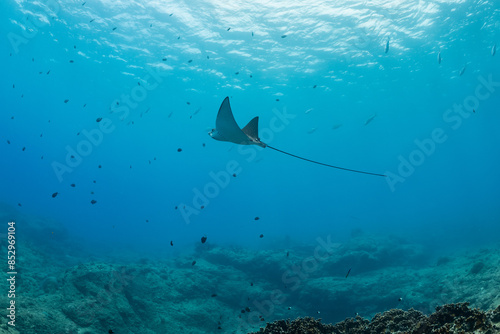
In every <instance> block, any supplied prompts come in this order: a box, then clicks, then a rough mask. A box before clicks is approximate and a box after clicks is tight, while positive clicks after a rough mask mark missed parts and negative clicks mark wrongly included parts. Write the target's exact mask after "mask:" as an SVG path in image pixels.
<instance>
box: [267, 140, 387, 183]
mask: <svg viewBox="0 0 500 334" xmlns="http://www.w3.org/2000/svg"><path fill="white" fill-rule="evenodd" d="M266 147H269V148H270V149H273V150H275V151H278V152H281V153H283V154H286V155H289V156H292V157H294V158H298V159H301V160H305V161H309V162H312V163H315V164H318V165H322V166H326V167H331V168H336V169H341V170H345V171H348V172H354V173H361V174H368V175H375V176H383V177H387V175H384V174H377V173H370V172H364V171H361V170H356V169H349V168H344V167H338V166H333V165H329V164H324V163H322V162H318V161H314V160H310V159H306V158H302V157H299V156H298V155H295V154H291V153H288V152H285V151H282V150H279V149H277V148H276V147H272V146H269V145H266Z"/></svg>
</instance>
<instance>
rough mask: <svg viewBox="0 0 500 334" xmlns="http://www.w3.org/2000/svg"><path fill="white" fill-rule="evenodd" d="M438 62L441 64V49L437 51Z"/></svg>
mask: <svg viewBox="0 0 500 334" xmlns="http://www.w3.org/2000/svg"><path fill="white" fill-rule="evenodd" d="M438 64H441V51H439V52H438Z"/></svg>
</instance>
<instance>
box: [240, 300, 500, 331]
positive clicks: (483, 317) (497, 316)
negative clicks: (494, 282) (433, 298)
mask: <svg viewBox="0 0 500 334" xmlns="http://www.w3.org/2000/svg"><path fill="white" fill-rule="evenodd" d="M257 333H264V334H296V333H310V334H347V333H349V334H373V333H393V334H403V333H405V334H438V333H439V334H454V333H456V334H459V333H477V334H478V333H487V334H494V333H500V306H499V307H497V308H496V309H495V310H490V311H486V312H485V311H481V310H479V309H471V308H470V307H469V303H456V304H446V305H443V306H439V307H437V308H436V311H435V312H434V313H432V314H430V315H428V316H426V315H424V314H423V313H422V312H420V311H417V310H414V309H410V310H408V311H403V310H398V309H393V310H389V311H386V312H384V313H378V314H377V315H375V316H374V317H373V319H372V320H371V321H370V320H366V319H364V318H362V317H360V316H356V317H355V318H349V319H346V320H344V321H342V322H339V323H337V324H335V325H330V324H323V323H321V319H314V318H310V317H305V318H298V319H295V320H292V321H291V320H278V321H275V322H272V323H268V324H266V327H265V328H261V329H260V330H259V331H258V332H252V333H249V334H257Z"/></svg>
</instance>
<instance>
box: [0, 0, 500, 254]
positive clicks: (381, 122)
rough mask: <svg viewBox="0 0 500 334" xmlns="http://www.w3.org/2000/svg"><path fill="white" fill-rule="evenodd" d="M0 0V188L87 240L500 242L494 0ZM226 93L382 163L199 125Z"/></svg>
mask: <svg viewBox="0 0 500 334" xmlns="http://www.w3.org/2000/svg"><path fill="white" fill-rule="evenodd" d="M0 7H1V13H2V14H1V15H2V17H3V20H1V24H0V31H1V33H0V35H1V36H3V38H2V45H3V47H2V52H0V57H1V58H0V62H1V64H2V65H3V71H2V72H3V75H2V76H1V78H0V83H1V86H2V89H1V94H2V99H1V101H2V111H1V122H0V152H1V156H2V163H1V164H0V174H1V175H2V184H1V189H2V191H1V192H0V202H3V203H5V204H7V205H10V206H12V207H15V208H16V209H17V211H18V212H20V213H23V214H29V215H35V216H40V217H47V218H49V219H53V220H56V221H59V222H61V224H63V225H64V227H65V228H66V229H67V231H68V233H69V235H71V236H74V237H77V238H78V239H79V240H81V242H82V243H83V244H89V245H96V247H101V246H99V245H102V244H105V245H106V247H108V248H110V249H114V250H116V251H117V252H120V250H122V249H133V250H135V251H137V252H139V253H141V254H146V255H147V254H152V253H156V254H158V253H161V254H162V256H167V257H168V256H169V255H168V254H169V252H170V253H171V254H172V252H173V249H174V248H172V246H170V242H171V241H173V243H174V244H175V249H176V251H179V249H180V250H184V251H186V252H187V251H189V250H190V249H192V247H193V245H194V244H198V243H199V240H200V237H201V236H203V235H206V236H207V237H208V240H209V241H210V242H211V243H214V244H217V245H222V246H224V245H226V246H227V245H237V246H241V247H244V248H248V249H272V248H273V247H274V245H276V243H278V242H281V241H282V240H284V239H285V238H290V239H291V240H295V241H297V242H301V243H304V244H313V243H314V240H316V238H318V237H325V236H327V235H330V236H331V237H332V239H334V240H336V241H337V242H344V241H346V240H348V239H349V237H350V235H351V233H352V231H353V230H354V229H356V230H363V231H365V232H367V233H371V234H375V235H381V236H387V235H396V236H399V237H402V238H406V239H408V240H411V241H413V242H417V243H420V244H423V245H426V246H427V247H429V248H432V249H441V250H443V251H447V250H452V249H457V248H462V247H465V246H466V247H483V246H487V245H492V244H496V243H498V235H499V233H500V224H499V222H500V210H499V207H500V190H499V189H500V187H499V185H500V174H499V173H498V166H499V162H500V158H499V157H500V154H499V153H500V148H499V147H500V146H499V144H500V132H499V131H498V124H499V123H500V114H499V105H500V67H499V65H498V64H499V63H498V61H499V56H500V55H499V54H495V53H496V46H497V44H499V43H500V36H499V31H500V30H499V29H500V6H499V3H498V2H495V1H492V0H490V1H484V0H456V1H453V0H440V1H423V0H414V1H413V0H412V1H404V2H402V1H357V0H352V1H308V2H302V1H285V0H283V1H272V2H271V1H255V2H244V1H236V2H235V1H231V2H223V1H208V0H207V1H146V0H145V1H92V0H89V1H86V2H85V1H83V0H82V1H67V0H48V1H43V0H42V1H37V2H27V1H21V0H18V1H13V0H8V1H3V2H2V4H1V5H0ZM226 96H229V98H230V102H231V107H232V110H233V113H234V117H235V119H236V121H237V122H238V124H239V125H240V126H244V125H245V124H246V123H247V122H248V121H249V120H250V119H252V118H253V117H255V116H259V118H260V124H259V127H260V129H259V130H260V135H261V139H262V141H264V142H266V143H268V144H270V145H272V146H273V147H276V148H279V149H281V150H284V151H287V152H290V153H292V154H295V155H298V156H301V157H305V158H307V159H312V160H316V161H319V162H322V163H326V164H332V165H336V166H341V167H345V168H350V169H357V170H363V171H369V172H373V173H381V174H386V175H387V177H379V176H371V175H363V174H358V173H352V172H348V171H342V170H337V169H332V168H328V167H325V166H320V165H316V164H312V163H309V162H306V161H303V160H299V159H295V158H293V157H290V156H286V155H283V154H280V153H278V152H276V151H273V150H271V149H269V148H266V149H262V148H259V147H257V146H251V147H238V146H237V145H234V144H232V143H226V142H219V141H215V140H213V139H212V138H210V137H209V136H208V132H209V131H210V130H211V129H212V128H214V127H215V119H216V116H217V111H218V109H219V106H220V104H221V103H222V101H223V99H224V98H225V97H226ZM71 156H73V158H72V157H71ZM228 164H229V167H228ZM233 173H234V174H235V175H236V176H233V175H232V174H233ZM72 185H74V186H72ZM56 193H57V194H56ZM93 201H95V202H93ZM92 203H94V204H92ZM202 206H203V208H202ZM256 217H259V220H255V218H256ZM56 233H57V232H56ZM261 234H262V235H263V236H264V237H262V238H261V237H260V235H261ZM53 237H54V236H53V233H47V234H46V235H44V234H41V235H39V241H40V243H41V244H43V243H45V242H47V240H49V239H50V238H53ZM65 237H66V236H65ZM172 256H174V255H172Z"/></svg>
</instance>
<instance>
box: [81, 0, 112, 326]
mask: <svg viewBox="0 0 500 334" xmlns="http://www.w3.org/2000/svg"><path fill="white" fill-rule="evenodd" d="M86 3H87V1H85V2H84V3H82V6H85V4H86ZM110 330H111V329H110Z"/></svg>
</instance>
